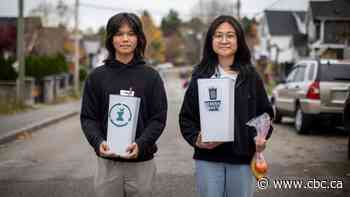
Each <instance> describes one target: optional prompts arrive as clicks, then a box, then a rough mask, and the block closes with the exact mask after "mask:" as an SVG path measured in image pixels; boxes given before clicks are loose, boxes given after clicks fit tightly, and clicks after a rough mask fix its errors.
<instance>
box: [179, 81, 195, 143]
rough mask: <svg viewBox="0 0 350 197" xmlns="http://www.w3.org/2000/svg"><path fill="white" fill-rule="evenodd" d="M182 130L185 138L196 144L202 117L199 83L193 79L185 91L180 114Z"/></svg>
mask: <svg viewBox="0 0 350 197" xmlns="http://www.w3.org/2000/svg"><path fill="white" fill-rule="evenodd" d="M179 124H180V131H181V134H182V136H183V137H184V139H185V140H186V141H187V142H188V143H189V144H190V145H191V146H194V145H195V143H196V139H197V136H198V135H199V131H200V118H199V106H198V85H197V80H195V79H193V78H192V80H191V82H190V85H189V87H188V89H187V91H186V93H185V97H184V100H183V103H182V107H181V110H180V114H179Z"/></svg>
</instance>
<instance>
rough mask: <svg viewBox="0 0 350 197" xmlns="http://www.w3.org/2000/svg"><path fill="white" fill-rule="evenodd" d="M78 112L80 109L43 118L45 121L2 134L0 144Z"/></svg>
mask: <svg viewBox="0 0 350 197" xmlns="http://www.w3.org/2000/svg"><path fill="white" fill-rule="evenodd" d="M77 114H79V112H78V111H74V112H68V113H65V114H62V115H59V116H57V117H53V118H48V119H46V120H43V121H40V122H37V123H33V124H31V125H29V126H26V127H23V128H20V129H16V130H13V131H10V132H9V133H8V134H6V135H4V136H0V144H4V143H7V142H10V141H13V140H15V139H16V136H17V135H19V134H21V133H25V132H28V133H33V132H34V131H37V130H39V129H42V128H44V127H47V126H49V125H52V124H54V123H57V122H60V121H62V120H65V119H67V118H69V117H72V116H74V115H77Z"/></svg>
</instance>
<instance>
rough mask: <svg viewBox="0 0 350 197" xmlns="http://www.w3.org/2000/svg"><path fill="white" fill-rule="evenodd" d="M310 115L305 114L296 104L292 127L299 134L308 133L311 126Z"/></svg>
mask: <svg viewBox="0 0 350 197" xmlns="http://www.w3.org/2000/svg"><path fill="white" fill-rule="evenodd" d="M311 121H312V120H311V116H310V115H307V114H305V113H304V112H303V111H302V110H301V108H300V107H299V106H298V107H297V110H296V112H295V119H294V127H295V129H296V130H297V132H298V133H299V134H305V133H308V132H309V130H310V127H311Z"/></svg>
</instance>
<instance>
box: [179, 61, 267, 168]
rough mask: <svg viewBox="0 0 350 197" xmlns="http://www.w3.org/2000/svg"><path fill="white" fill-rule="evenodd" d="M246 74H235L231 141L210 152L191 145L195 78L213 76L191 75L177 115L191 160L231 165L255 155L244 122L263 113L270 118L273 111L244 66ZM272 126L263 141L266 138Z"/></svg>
mask: <svg viewBox="0 0 350 197" xmlns="http://www.w3.org/2000/svg"><path fill="white" fill-rule="evenodd" d="M247 68H248V71H249V72H247V73H248V74H244V75H243V74H239V75H238V78H237V81H236V85H235V123H234V125H235V126H234V127H235V136H234V139H235V140H234V142H226V143H223V144H221V145H219V146H218V147H216V148H214V149H212V150H206V149H200V148H198V147H196V146H195V142H196V139H197V136H198V134H199V131H200V130H201V128H200V117H199V105H198V85H197V79H199V78H210V76H212V75H213V73H204V74H203V73H201V74H198V73H195V74H194V75H193V76H192V79H191V82H190V85H189V88H188V89H187V91H186V94H185V98H184V101H183V104H182V108H181V111H180V115H179V123H180V129H181V133H182V135H183V137H184V138H185V140H186V141H187V142H188V143H189V144H190V145H191V146H194V156H193V158H194V159H198V160H206V161H214V162H226V163H231V164H248V163H250V161H251V159H252V157H253V155H254V153H255V143H254V137H255V136H256V130H255V129H254V128H252V127H248V126H247V125H246V123H247V122H248V121H249V120H250V119H252V118H254V117H256V116H258V115H261V114H263V113H264V112H267V113H268V114H269V115H270V116H271V117H273V110H272V107H271V104H270V102H269V100H268V97H267V95H266V92H265V88H264V85H263V82H262V80H261V78H260V77H259V75H258V73H257V72H256V71H255V69H254V68H253V67H251V66H250V67H247ZM271 132H272V127H271V128H270V130H269V133H268V136H267V138H269V137H270V135H271Z"/></svg>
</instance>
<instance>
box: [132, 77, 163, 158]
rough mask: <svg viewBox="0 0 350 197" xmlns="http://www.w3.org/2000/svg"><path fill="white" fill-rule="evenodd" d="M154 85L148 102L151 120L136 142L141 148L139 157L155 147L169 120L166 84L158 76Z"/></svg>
mask: <svg viewBox="0 0 350 197" xmlns="http://www.w3.org/2000/svg"><path fill="white" fill-rule="evenodd" d="M153 81H154V82H153V83H152V86H151V87H150V88H152V90H151V91H150V92H151V93H150V96H149V98H147V100H148V101H149V103H150V106H148V108H149V109H150V113H149V114H150V115H149V117H150V118H149V119H148V120H147V123H146V126H145V129H144V131H143V132H142V134H141V136H140V137H139V138H137V139H136V140H135V142H136V144H137V145H138V146H139V155H140V156H142V155H145V154H146V152H145V151H146V150H147V149H148V148H149V147H151V146H153V145H154V144H155V143H156V141H157V140H158V138H159V137H160V135H161V134H162V133H163V130H164V128H165V124H166V120H167V111H168V103H167V97H166V92H165V88H164V84H163V81H162V79H161V78H160V76H159V74H157V75H156V77H155V79H154V80H153Z"/></svg>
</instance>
